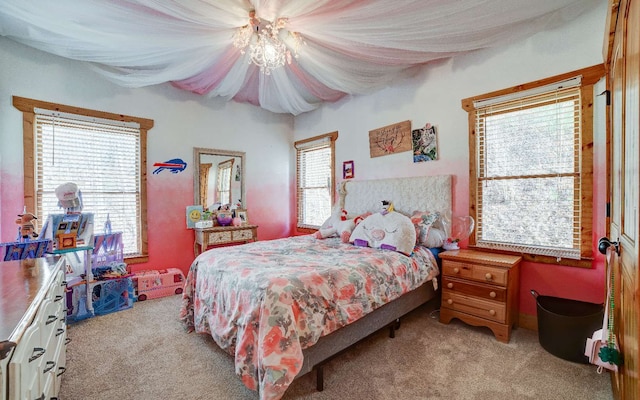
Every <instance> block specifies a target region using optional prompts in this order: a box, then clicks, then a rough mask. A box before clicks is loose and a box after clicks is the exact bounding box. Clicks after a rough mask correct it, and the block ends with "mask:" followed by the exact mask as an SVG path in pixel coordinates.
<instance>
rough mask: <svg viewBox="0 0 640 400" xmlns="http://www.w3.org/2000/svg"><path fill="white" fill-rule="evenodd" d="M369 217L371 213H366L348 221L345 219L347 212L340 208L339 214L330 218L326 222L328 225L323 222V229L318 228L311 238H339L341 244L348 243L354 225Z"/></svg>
mask: <svg viewBox="0 0 640 400" xmlns="http://www.w3.org/2000/svg"><path fill="white" fill-rule="evenodd" d="M369 215H371V213H369V212H368V213H365V214H362V215H358V216H357V217H355V218H351V219H349V218H348V217H347V211H346V210H345V209H343V208H341V209H340V212H339V214H338V215H335V216H332V217H331V218H330V219H329V220H328V223H327V222H325V224H323V226H324V228H320V229H319V230H318V231H317V232H316V233H314V235H313V236H314V237H315V238H316V239H325V238H328V237H333V236H340V239H341V240H342V242H343V243H348V242H349V237H350V236H351V232H353V229H354V228H355V227H356V225H358V223H359V222H360V221H362V220H363V219H364V218H366V217H367V216H369Z"/></svg>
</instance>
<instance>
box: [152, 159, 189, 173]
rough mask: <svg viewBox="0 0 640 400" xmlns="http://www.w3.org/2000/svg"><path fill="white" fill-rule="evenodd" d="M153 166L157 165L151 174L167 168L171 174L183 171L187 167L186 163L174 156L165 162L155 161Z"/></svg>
mask: <svg viewBox="0 0 640 400" xmlns="http://www.w3.org/2000/svg"><path fill="white" fill-rule="evenodd" d="M153 166H154V167H157V168H156V169H155V170H153V174H154V175H155V174H159V173H160V172H162V171H164V170H167V171H171V173H172V174H177V173H178V172H182V171H184V169H185V168H187V163H186V162H184V161H182V159H181V158H174V159H171V160H168V161H165V162H157V163H155V164H153Z"/></svg>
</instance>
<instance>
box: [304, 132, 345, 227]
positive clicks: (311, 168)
mask: <svg viewBox="0 0 640 400" xmlns="http://www.w3.org/2000/svg"><path fill="white" fill-rule="evenodd" d="M337 138H338V132H333V133H328V134H326V135H321V136H316V137H313V138H310V139H305V140H300V141H297V142H295V144H294V145H295V148H296V154H297V157H296V181H297V187H298V193H297V211H298V218H297V219H298V224H297V226H298V228H302V229H318V228H319V227H320V226H321V225H322V223H323V222H324V221H325V220H326V219H327V218H329V216H331V206H332V205H333V200H334V190H333V188H334V176H335V167H334V166H335V155H334V149H335V141H336V139H337Z"/></svg>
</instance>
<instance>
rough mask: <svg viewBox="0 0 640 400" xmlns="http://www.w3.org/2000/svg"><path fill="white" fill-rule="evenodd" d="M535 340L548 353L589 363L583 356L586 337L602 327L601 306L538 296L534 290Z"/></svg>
mask: <svg viewBox="0 0 640 400" xmlns="http://www.w3.org/2000/svg"><path fill="white" fill-rule="evenodd" d="M531 294H532V295H533V297H534V298H535V299H536V303H537V311H538V340H539V341H540V345H541V346H542V348H544V349H545V350H546V351H548V352H549V353H551V354H553V355H554V356H556V357H560V358H562V359H565V360H568V361H573V362H576V363H583V364H588V363H589V358H588V357H587V356H585V355H584V347H585V343H586V341H587V338H589V337H591V335H592V334H593V332H595V331H597V330H598V329H600V328H601V327H602V320H603V318H604V305H603V304H595V303H588V302H584V301H578V300H569V299H562V298H559V297H552V296H540V295H539V294H538V292H536V291H535V290H532V291H531Z"/></svg>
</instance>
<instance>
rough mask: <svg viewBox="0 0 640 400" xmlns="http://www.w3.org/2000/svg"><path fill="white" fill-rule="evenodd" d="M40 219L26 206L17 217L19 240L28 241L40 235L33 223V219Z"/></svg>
mask: <svg viewBox="0 0 640 400" xmlns="http://www.w3.org/2000/svg"><path fill="white" fill-rule="evenodd" d="M34 219H38V218H37V217H36V216H35V215H33V214H32V213H29V212H27V208H26V207H25V209H24V211H23V212H22V214H18V218H17V219H16V224H18V225H19V226H18V239H17V240H18V242H20V241H27V240H28V239H34V238H37V237H38V234H37V233H36V232H35V226H34V225H33V220H34Z"/></svg>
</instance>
